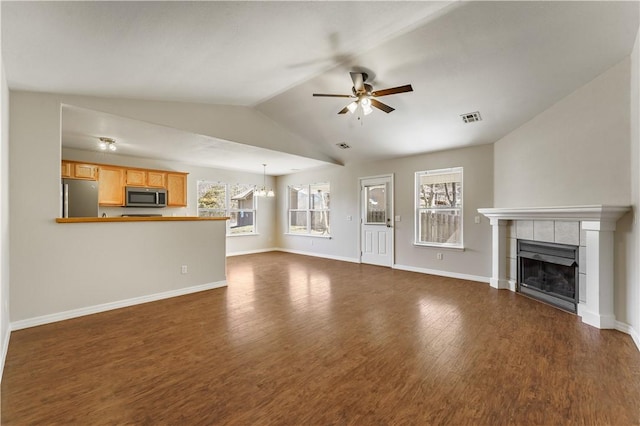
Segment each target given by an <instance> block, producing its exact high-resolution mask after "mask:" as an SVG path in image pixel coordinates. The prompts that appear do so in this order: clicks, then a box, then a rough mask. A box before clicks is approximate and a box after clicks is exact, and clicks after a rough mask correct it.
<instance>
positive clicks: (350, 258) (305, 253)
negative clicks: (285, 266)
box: [276, 248, 360, 263]
mask: <svg viewBox="0 0 640 426" xmlns="http://www.w3.org/2000/svg"><path fill="white" fill-rule="evenodd" d="M276 250H277V251H282V252H285V253H293V254H301V255H303V256H313V257H323V258H325V259H332V260H341V261H343V262H351V263H360V259H357V258H354V257H342V256H333V255H330V254H322V253H314V252H307V251H302V250H290V249H284V248H278V249H276Z"/></svg>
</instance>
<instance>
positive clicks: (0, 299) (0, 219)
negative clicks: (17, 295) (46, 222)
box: [0, 8, 10, 380]
mask: <svg viewBox="0 0 640 426" xmlns="http://www.w3.org/2000/svg"><path fill="white" fill-rule="evenodd" d="M0 9H1V8H0ZM0 85H1V86H0V120H1V121H0V380H2V369H3V367H4V359H5V356H6V351H7V348H8V345H9V333H10V328H9V279H10V275H9V258H10V257H9V253H10V250H9V238H10V234H9V89H8V88H7V79H6V76H5V73H4V64H3V63H2V55H1V54H0Z"/></svg>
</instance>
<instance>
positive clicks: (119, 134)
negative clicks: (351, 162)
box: [62, 105, 327, 176]
mask: <svg viewBox="0 0 640 426" xmlns="http://www.w3.org/2000/svg"><path fill="white" fill-rule="evenodd" d="M103 136H105V137H110V138H113V139H115V141H116V147H117V151H116V152H115V154H120V155H127V156H131V157H142V158H155V159H159V160H167V161H177V162H181V163H186V164H192V165H196V166H201V167H213V168H219V169H230V170H242V171H247V172H253V173H260V174H262V173H263V170H264V171H265V172H266V174H268V175H270V176H280V175H286V174H290V173H295V172H296V171H298V170H308V169H312V168H315V167H319V166H323V165H326V164H327V163H325V162H324V161H319V160H314V159H312V158H305V157H301V156H299V155H292V154H287V153H283V152H278V151H273V150H269V149H264V148H260V147H256V146H251V145H245V144H240V143H236V142H231V141H227V140H223V139H216V138H212V137H209V136H203V135H196V134H193V133H188V132H185V131H182V130H177V129H174V128H171V127H165V126H158V125H156V124H151V123H143V122H141V121H138V120H132V119H130V118H125V117H119V116H117V115H112V114H106V113H103V112H97V111H92V110H89V109H84V108H78V107H75V106H71V105H63V106H62V145H63V146H64V147H65V148H73V149H81V150H85V151H99V150H100V149H99V147H98V142H99V138H100V137H103ZM262 164H266V165H267V166H266V168H263V166H262Z"/></svg>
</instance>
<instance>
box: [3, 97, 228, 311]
mask: <svg viewBox="0 0 640 426" xmlns="http://www.w3.org/2000/svg"><path fill="white" fill-rule="evenodd" d="M10 124H11V127H10V133H9V135H10V140H11V149H10V152H9V161H10V164H11V169H10V186H9V188H10V199H11V203H10V215H11V218H12V220H11V223H10V232H11V242H10V251H11V259H10V267H11V284H10V291H11V301H10V308H11V321H12V322H14V321H21V320H28V319H33V318H34V317H42V316H47V315H55V314H59V313H61V312H65V311H69V310H77V309H83V308H87V307H91V306H96V305H101V304H107V303H113V302H118V301H122V300H126V299H130V298H136V297H142V296H148V295H152V294H157V293H162V292H167V291H171V290H176V289H186V288H188V287H193V286H198V285H204V284H208V283H212V282H218V281H223V280H224V279H225V257H224V255H225V238H224V222H222V221H216V222H206V223H203V222H197V223H196V222H182V223H180V224H177V223H174V222H160V223H143V224H142V223H120V224H117V223H108V224H104V223H101V224H58V223H56V222H55V221H54V218H56V217H58V216H59V211H60V189H59V186H60V166H59V162H60V97H58V96H51V95H41V94H35V93H25V92H11V104H10ZM185 264H186V265H188V266H189V273H188V274H187V275H182V274H181V273H180V269H181V268H180V267H181V265H185Z"/></svg>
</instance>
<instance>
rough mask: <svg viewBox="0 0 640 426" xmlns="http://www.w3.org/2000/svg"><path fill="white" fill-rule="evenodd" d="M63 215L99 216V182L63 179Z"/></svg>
mask: <svg viewBox="0 0 640 426" xmlns="http://www.w3.org/2000/svg"><path fill="white" fill-rule="evenodd" d="M62 217H98V182H97V181H95V180H80V179H62Z"/></svg>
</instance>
